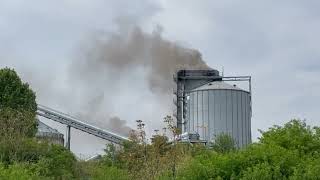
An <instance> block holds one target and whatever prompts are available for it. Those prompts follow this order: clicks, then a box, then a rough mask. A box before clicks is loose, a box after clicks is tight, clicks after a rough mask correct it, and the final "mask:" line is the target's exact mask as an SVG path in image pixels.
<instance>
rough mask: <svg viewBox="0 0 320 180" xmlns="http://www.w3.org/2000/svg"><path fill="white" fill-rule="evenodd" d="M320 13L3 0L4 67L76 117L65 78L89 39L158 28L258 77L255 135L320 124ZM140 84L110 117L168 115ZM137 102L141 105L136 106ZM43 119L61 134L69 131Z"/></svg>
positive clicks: (313, 8)
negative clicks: (294, 124) (297, 122)
mask: <svg viewBox="0 0 320 180" xmlns="http://www.w3.org/2000/svg"><path fill="white" fill-rule="evenodd" d="M319 8H320V1H318V0H309V1H300V0H282V1H276V0H261V1H254V0H223V1H217V0H203V1H194V0H184V1H172V0H152V1H151V0H139V1H128V0H127V1H124V0H58V1H49V0H31V1H23V0H1V1H0V67H5V66H8V67H13V68H15V69H16V70H17V71H18V72H19V74H20V75H21V76H22V78H23V80H24V81H28V82H29V83H30V84H31V85H32V87H33V88H34V89H35V91H36V92H37V95H38V102H40V103H42V104H45V105H47V106H50V107H53V108H57V109H59V110H61V111H64V112H71V113H75V112H77V108H78V107H80V106H81V107H82V106H83V105H81V104H80V105H79V101H78V100H77V99H78V98H79V97H77V96H73V94H74V92H76V88H74V87H70V86H68V83H66V82H67V81H68V70H69V68H70V64H72V62H74V59H76V58H78V57H79V52H81V51H82V50H83V49H84V48H86V46H87V42H88V41H87V39H90V38H92V36H95V35H97V34H99V32H117V31H119V24H120V25H121V26H124V27H121V28H120V29H122V30H123V29H126V28H130V26H131V25H132V24H134V25H136V26H139V27H141V29H142V30H143V31H145V32H152V31H153V30H154V29H156V28H157V27H159V26H160V27H161V29H162V36H163V38H165V39H167V40H170V41H172V42H176V43H178V44H179V45H182V46H184V47H188V48H193V49H197V50H198V51H200V52H201V54H202V56H203V59H204V60H205V61H206V62H207V64H208V65H210V66H211V67H213V68H216V69H218V70H221V69H222V68H224V74H225V75H251V76H252V79H253V117H252V135H253V138H254V139H256V138H257V137H259V133H258V131H257V129H266V128H267V127H270V126H272V125H274V124H283V123H284V122H287V121H288V120H290V119H292V118H301V119H306V120H307V123H309V124H312V125H320V121H319V119H317V118H318V116H319V111H318V109H319V105H318V104H319V102H320V96H319V95H317V93H318V92H320V80H318V77H320V60H319V59H320V46H319V42H320V36H319V32H320V12H319ZM137 77H139V76H138V75H137ZM132 78H134V76H133V77H132ZM129 80H130V78H129ZM125 82H129V81H125ZM139 83H141V84H143V83H142V82H140V81H139V80H136V81H135V84H138V85H137V86H135V87H132V85H131V84H129V83H128V84H126V85H124V86H123V88H125V87H128V88H131V89H132V91H125V92H123V94H122V95H119V96H116V97H112V98H115V99H119V101H118V103H117V104H116V105H115V106H114V107H112V109H111V110H110V111H109V112H108V113H114V114H116V115H119V116H121V118H124V119H126V120H127V122H128V125H129V126H131V127H134V121H135V119H140V118H146V119H148V118H150V117H151V116H154V115H155V114H156V115H159V116H160V115H162V114H163V113H165V112H158V111H157V108H158V105H157V104H155V103H154V101H153V100H152V99H154V97H153V94H152V93H150V92H149V91H147V90H143V87H144V86H143V85H141V86H139ZM106 86H107V85H106ZM110 86H111V87H112V85H108V87H110ZM135 92H144V93H142V94H141V93H135ZM136 94H139V95H136ZM113 96H114V95H113ZM139 99H143V100H141V101H139ZM126 100H129V101H131V102H130V103H127V102H125V101H126ZM66 101H67V102H68V103H66ZM138 101H139V105H138V108H137V109H134V108H133V109H132V108H130V107H132V106H135V104H137V102H138ZM168 102H171V99H169V100H168ZM162 103H163V102H162ZM127 108H129V110H127ZM139 109H140V110H139ZM141 109H144V110H145V111H148V113H146V112H145V111H144V113H142V111H141ZM78 111H79V110H78ZM142 114H143V115H142ZM155 119H156V120H157V121H161V117H155ZM146 121H147V123H149V124H150V125H149V126H150V129H152V128H155V127H152V121H149V122H148V120H146ZM46 122H47V123H48V124H50V125H52V126H54V127H56V128H58V129H59V130H61V131H62V132H63V133H64V131H65V130H64V128H63V126H61V125H58V124H55V123H52V122H48V121H46ZM155 124H157V125H158V123H155ZM103 126H107V125H103ZM73 139H74V141H73V144H72V149H73V150H74V151H75V152H76V153H77V154H94V153H96V152H99V151H101V149H102V148H103V147H104V145H103V144H104V143H105V142H104V141H103V140H99V139H96V138H93V137H89V136H87V135H84V134H82V133H79V132H77V131H74V138H73ZM84 140H88V141H89V142H90V143H83V141H84Z"/></svg>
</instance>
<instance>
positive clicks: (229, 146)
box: [210, 133, 236, 153]
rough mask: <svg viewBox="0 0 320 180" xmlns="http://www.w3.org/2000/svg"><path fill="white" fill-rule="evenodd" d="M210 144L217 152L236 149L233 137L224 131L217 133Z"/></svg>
mask: <svg viewBox="0 0 320 180" xmlns="http://www.w3.org/2000/svg"><path fill="white" fill-rule="evenodd" d="M210 146H211V147H212V149H213V150H215V151H216V152H219V153H228V152H231V151H234V150H235V149H236V145H235V141H234V139H233V138H232V137H231V136H230V135H229V134H226V133H221V134H219V135H217V136H216V137H215V139H214V141H213V142H212V143H211V145H210Z"/></svg>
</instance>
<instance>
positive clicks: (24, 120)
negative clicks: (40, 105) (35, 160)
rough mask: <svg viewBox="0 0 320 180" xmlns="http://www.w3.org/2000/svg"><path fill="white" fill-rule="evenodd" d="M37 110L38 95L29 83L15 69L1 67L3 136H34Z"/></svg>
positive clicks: (0, 95)
mask: <svg viewBox="0 0 320 180" xmlns="http://www.w3.org/2000/svg"><path fill="white" fill-rule="evenodd" d="M36 110H37V104H36V96H35V93H34V92H33V91H32V90H31V89H30V87H29V85H28V84H27V83H23V82H22V81H21V79H20V77H19V76H18V75H17V73H16V72H15V71H14V70H12V69H9V68H4V69H0V123H1V125H2V126H1V128H0V135H1V137H4V135H6V137H7V136H9V135H11V136H17V135H21V136H28V137H32V136H34V135H35V133H36V129H37V122H36V119H35V117H36ZM13 131H15V132H14V134H12V133H13Z"/></svg>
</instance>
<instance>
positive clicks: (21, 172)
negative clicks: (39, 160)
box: [0, 164, 40, 180]
mask: <svg viewBox="0 0 320 180" xmlns="http://www.w3.org/2000/svg"><path fill="white" fill-rule="evenodd" d="M0 179H5V180H17V179H19V180H31V179H33V180H36V179H39V180H40V177H39V176H38V175H36V174H35V173H34V172H32V171H31V170H30V169H28V167H27V165H24V164H13V165H10V166H8V167H6V166H4V165H3V164H0Z"/></svg>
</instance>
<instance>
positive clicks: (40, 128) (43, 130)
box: [37, 120, 61, 134]
mask: <svg viewBox="0 0 320 180" xmlns="http://www.w3.org/2000/svg"><path fill="white" fill-rule="evenodd" d="M39 133H54V134H61V133H60V132H59V131H57V130H56V129H53V128H52V127H50V126H48V125H46V124H45V123H43V122H41V121H39V120H38V132H37V134H39Z"/></svg>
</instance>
